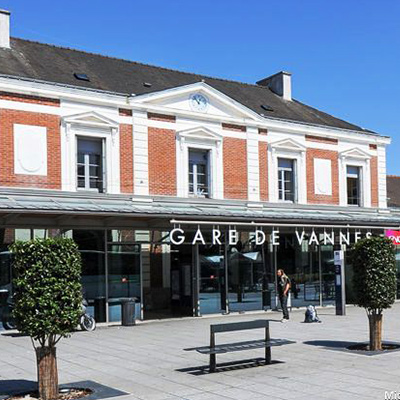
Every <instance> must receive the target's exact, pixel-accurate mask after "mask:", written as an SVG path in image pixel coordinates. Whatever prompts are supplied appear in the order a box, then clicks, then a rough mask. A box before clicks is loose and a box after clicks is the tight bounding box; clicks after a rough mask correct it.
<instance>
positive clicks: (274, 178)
mask: <svg viewBox="0 0 400 400" xmlns="http://www.w3.org/2000/svg"><path fill="white" fill-rule="evenodd" d="M278 158H289V159H291V160H295V161H296V185H297V186H296V188H297V203H299V204H306V203H307V175H306V147H305V146H303V145H302V144H301V143H299V142H297V141H295V140H293V139H284V140H279V141H277V142H273V143H270V144H269V146H268V171H269V173H268V191H269V199H270V200H269V201H270V202H279V195H278Z"/></svg>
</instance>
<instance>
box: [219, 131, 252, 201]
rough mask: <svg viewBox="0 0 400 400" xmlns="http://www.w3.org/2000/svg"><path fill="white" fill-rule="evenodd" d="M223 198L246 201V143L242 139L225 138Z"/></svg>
mask: <svg viewBox="0 0 400 400" xmlns="http://www.w3.org/2000/svg"><path fill="white" fill-rule="evenodd" d="M223 154H224V160H223V164H224V198H225V199H238V200H246V199H247V198H248V196H247V143H246V140H244V139H235V138H229V137H225V138H224V141H223Z"/></svg>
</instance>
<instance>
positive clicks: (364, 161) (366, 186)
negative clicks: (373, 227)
mask: <svg viewBox="0 0 400 400" xmlns="http://www.w3.org/2000/svg"><path fill="white" fill-rule="evenodd" d="M370 160H371V156H370V155H369V154H368V153H367V152H365V151H363V150H360V149H358V148H354V149H350V150H345V151H342V152H341V153H340V154H339V188H340V189H339V197H340V205H341V206H344V207H348V206H351V205H349V204H347V167H348V166H350V167H351V166H354V167H359V168H360V192H361V193H360V205H359V207H371V166H370ZM352 207H353V206H352ZM354 207H357V206H354Z"/></svg>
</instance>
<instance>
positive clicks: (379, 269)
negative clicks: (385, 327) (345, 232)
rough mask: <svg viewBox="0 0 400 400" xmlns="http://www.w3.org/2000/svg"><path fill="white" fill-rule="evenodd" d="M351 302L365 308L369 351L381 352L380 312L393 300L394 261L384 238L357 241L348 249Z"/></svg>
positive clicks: (394, 294)
mask: <svg viewBox="0 0 400 400" xmlns="http://www.w3.org/2000/svg"><path fill="white" fill-rule="evenodd" d="M351 258H352V264H353V271H354V275H353V293H354V298H355V303H356V304H357V305H358V306H359V307H363V308H365V310H366V311H367V315H368V322H369V350H370V351H382V318H383V315H382V313H383V311H384V310H385V309H387V308H390V307H391V306H392V304H393V303H394V301H395V299H396V287H397V282H396V260H395V255H394V247H393V244H392V242H391V241H390V240H389V239H388V238H384V237H371V238H367V239H362V240H360V241H358V242H357V243H356V244H355V245H354V248H353V250H352V257H351Z"/></svg>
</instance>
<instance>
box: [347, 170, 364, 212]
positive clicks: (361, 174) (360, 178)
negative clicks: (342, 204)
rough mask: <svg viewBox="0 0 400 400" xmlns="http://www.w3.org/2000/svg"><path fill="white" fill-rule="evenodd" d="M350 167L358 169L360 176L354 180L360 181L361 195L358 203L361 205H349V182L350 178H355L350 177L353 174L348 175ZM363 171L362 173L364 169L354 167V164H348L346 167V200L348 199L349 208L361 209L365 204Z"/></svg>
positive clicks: (359, 189)
mask: <svg viewBox="0 0 400 400" xmlns="http://www.w3.org/2000/svg"><path fill="white" fill-rule="evenodd" d="M349 167H353V168H358V176H357V177H355V176H354V178H357V179H358V191H359V195H358V202H359V204H349V194H348V193H347V180H348V179H349V178H353V176H349V175H351V174H349V173H348V171H347V170H348V168H349ZM362 189H363V171H362V167H360V166H358V165H353V164H347V166H346V199H347V205H348V206H349V207H360V206H361V205H362V204H363V190H362Z"/></svg>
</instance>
